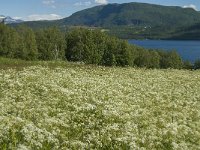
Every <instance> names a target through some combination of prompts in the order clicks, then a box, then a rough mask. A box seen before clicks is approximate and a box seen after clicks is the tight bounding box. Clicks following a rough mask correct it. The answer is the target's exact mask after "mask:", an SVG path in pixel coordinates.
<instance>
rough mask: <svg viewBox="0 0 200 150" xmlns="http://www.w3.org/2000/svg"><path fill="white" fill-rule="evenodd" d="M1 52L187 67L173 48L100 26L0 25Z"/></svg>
mask: <svg viewBox="0 0 200 150" xmlns="http://www.w3.org/2000/svg"><path fill="white" fill-rule="evenodd" d="M0 32H1V37H0V41H1V43H0V56H3V57H10V58H20V59H23V60H37V59H39V60H61V59H62V60H64V59H67V60H69V61H75V62H84V63H86V64H96V65H103V66H136V67H145V68H175V69H181V68H185V69H189V68H190V67H191V66H190V64H186V63H185V64H183V62H182V59H181V58H180V56H179V55H178V53H177V52H176V51H170V52H164V51H156V50H147V49H143V48H140V47H137V46H133V45H130V44H128V42H127V41H125V40H120V39H118V38H116V37H112V36H109V35H107V34H106V33H105V32H102V31H101V30H94V29H93V30H91V29H85V28H75V29H72V30H68V31H67V32H65V34H64V33H62V32H61V31H60V30H59V29H58V28H56V27H52V28H47V29H42V30H38V31H37V32H36V34H35V33H34V32H33V31H32V29H30V28H28V27H26V26H19V27H18V28H17V31H15V30H14V29H13V28H10V27H8V26H5V25H0Z"/></svg>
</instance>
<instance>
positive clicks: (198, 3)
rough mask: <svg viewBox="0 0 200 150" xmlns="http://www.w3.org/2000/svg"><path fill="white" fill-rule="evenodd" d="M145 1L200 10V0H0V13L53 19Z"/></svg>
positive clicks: (23, 17)
mask: <svg viewBox="0 0 200 150" xmlns="http://www.w3.org/2000/svg"><path fill="white" fill-rule="evenodd" d="M127 2H145V3H153V4H161V5H170V6H172V5H173V6H181V7H193V8H195V9H196V10H200V0H0V15H5V16H11V17H14V18H20V19H24V20H52V19H60V18H63V17H67V16H69V15H71V14H72V13H74V12H76V11H79V10H82V9H85V8H89V7H92V6H96V5H103V4H107V3H127Z"/></svg>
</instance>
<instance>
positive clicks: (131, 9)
mask: <svg viewBox="0 0 200 150" xmlns="http://www.w3.org/2000/svg"><path fill="white" fill-rule="evenodd" d="M198 23H200V12H198V11H195V10H194V9H192V8H182V7H178V6H161V5H154V4H146V3H135V2H132V3H124V4H108V5H102V6H96V7H93V8H89V9H85V10H82V11H79V12H76V13H74V14H72V15H71V16H70V17H67V18H64V19H61V20H55V21H38V22H26V23H24V24H27V25H28V26H31V27H33V28H41V27H46V26H52V25H57V26H60V27H61V28H65V27H66V26H72V27H73V26H86V27H98V28H104V29H107V31H108V32H109V33H110V34H113V35H116V36H118V37H120V38H126V39H127V38H143V39H145V38H149V39H170V38H175V37H176V38H180V39H181V38H182V37H183V38H185V37H186V36H187V35H188V38H190V37H191V38H195V39H196V38H197V39H200V34H198V35H195V36H194V35H191V34H192V33H193V34H194V33H195V32H197V33H199V32H200V28H199V26H198V28H197V29H195V31H194V30H190V31H188V32H187V30H188V28H190V27H192V26H194V25H196V24H198ZM180 29H184V30H186V32H185V33H184V32H183V31H181V32H180ZM189 35H190V36H189Z"/></svg>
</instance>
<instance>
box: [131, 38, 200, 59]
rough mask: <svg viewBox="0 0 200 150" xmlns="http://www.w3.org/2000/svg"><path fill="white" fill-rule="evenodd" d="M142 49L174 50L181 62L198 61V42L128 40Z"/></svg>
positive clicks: (199, 56)
mask: <svg viewBox="0 0 200 150" xmlns="http://www.w3.org/2000/svg"><path fill="white" fill-rule="evenodd" d="M128 42H129V43H130V44H135V45H138V46H141V47H144V48H153V49H163V50H166V51H168V50H176V51H177V52H178V53H179V54H180V56H181V57H182V59H183V60H189V61H191V62H194V61H195V60H197V59H200V41H169V40H129V41H128Z"/></svg>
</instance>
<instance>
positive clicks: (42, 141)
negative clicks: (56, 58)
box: [0, 65, 200, 150]
mask: <svg viewBox="0 0 200 150" xmlns="http://www.w3.org/2000/svg"><path fill="white" fill-rule="evenodd" d="M0 149H1V150H7V149H12V150H15V149H16V150H29V149H34V150H67V149H72V150H79V149H80V150H81V149H88V150H89V149H97V150H98V149H103V150H129V149H130V150H140V149H141V150H153V149H155V150H156V149H164V150H170V149H175V150H198V149H200V72H199V71H184V70H145V69H133V68H104V67H94V66H93V67H92V66H84V65H80V66H78V65H77V66H74V67H57V68H48V67H44V66H31V67H25V68H24V69H21V70H16V69H6V70H0Z"/></svg>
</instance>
